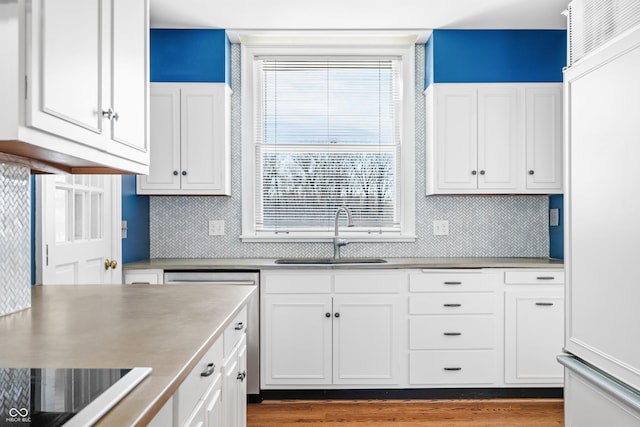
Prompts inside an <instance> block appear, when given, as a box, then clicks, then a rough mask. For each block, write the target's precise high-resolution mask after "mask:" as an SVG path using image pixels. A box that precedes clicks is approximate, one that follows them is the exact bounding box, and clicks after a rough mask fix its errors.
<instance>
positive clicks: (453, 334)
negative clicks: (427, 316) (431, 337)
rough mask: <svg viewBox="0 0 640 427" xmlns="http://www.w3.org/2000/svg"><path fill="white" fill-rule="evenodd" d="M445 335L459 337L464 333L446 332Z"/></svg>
mask: <svg viewBox="0 0 640 427" xmlns="http://www.w3.org/2000/svg"><path fill="white" fill-rule="evenodd" d="M443 335H444V336H445V337H459V336H460V335H462V332H445V333H444V334H443Z"/></svg>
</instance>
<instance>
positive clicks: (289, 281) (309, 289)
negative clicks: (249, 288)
mask: <svg viewBox="0 0 640 427" xmlns="http://www.w3.org/2000/svg"><path fill="white" fill-rule="evenodd" d="M260 280H261V282H260V286H261V287H262V289H263V291H264V292H265V293H267V294H328V293H330V292H331V286H332V283H333V279H332V277H331V274H330V273H325V272H320V273H319V272H314V271H309V272H308V273H305V274H300V273H296V274H282V273H275V274H269V273H267V274H264V273H263V276H262V277H261V279H260Z"/></svg>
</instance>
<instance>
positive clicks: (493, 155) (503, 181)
mask: <svg viewBox="0 0 640 427" xmlns="http://www.w3.org/2000/svg"><path fill="white" fill-rule="evenodd" d="M521 111H522V109H521V107H520V102H519V100H518V90H517V88H515V87H504V86H493V85H492V86H481V87H480V88H479V89H478V188H482V189H493V188H495V189H501V190H507V189H511V190H516V189H517V188H518V175H519V173H518V171H520V170H521V165H520V164H519V160H520V158H521V157H522V151H521V146H522V136H521V135H520V132H519V129H521V125H520V124H521V117H520V116H521Z"/></svg>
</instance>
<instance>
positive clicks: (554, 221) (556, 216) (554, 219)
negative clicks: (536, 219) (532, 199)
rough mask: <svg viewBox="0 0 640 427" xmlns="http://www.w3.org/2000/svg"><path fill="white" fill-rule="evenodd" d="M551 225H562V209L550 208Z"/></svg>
mask: <svg viewBox="0 0 640 427" xmlns="http://www.w3.org/2000/svg"><path fill="white" fill-rule="evenodd" d="M549 225H550V226H551V227H557V226H559V225H560V210H559V209H558V208H552V209H549Z"/></svg>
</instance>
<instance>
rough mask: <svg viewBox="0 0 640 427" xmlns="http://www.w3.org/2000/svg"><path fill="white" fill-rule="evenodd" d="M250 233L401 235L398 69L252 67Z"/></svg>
mask: <svg viewBox="0 0 640 427" xmlns="http://www.w3.org/2000/svg"><path fill="white" fill-rule="evenodd" d="M255 64H256V67H257V70H256V71H257V72H256V76H258V80H259V82H258V88H259V90H258V92H259V96H257V97H256V100H257V101H256V105H255V108H256V110H255V111H256V114H255V117H256V123H255V136H256V169H255V170H256V193H255V196H256V204H255V209H256V212H255V214H256V215H255V218H256V231H258V232H260V231H263V232H289V231H308V232H309V231H310V232H313V231H329V230H332V228H333V220H334V215H335V212H336V209H337V208H338V207H340V206H347V207H349V208H350V209H351V211H352V212H353V214H354V221H355V225H356V227H355V229H351V230H350V231H353V230H356V231H362V232H381V233H384V232H398V231H400V217H401V215H400V212H399V211H400V200H399V196H400V189H399V182H400V179H399V176H400V175H399V174H400V162H399V159H400V149H401V141H400V139H401V138H400V135H401V130H400V123H401V122H402V121H401V120H402V119H401V105H402V103H401V99H400V98H401V96H400V94H401V93H402V91H401V87H400V86H401V79H400V66H401V62H400V61H399V60H398V59H395V58H384V59H345V58H323V59H322V60H317V59H307V58H287V57H286V58H284V59H283V58H259V59H258V60H257V61H255Z"/></svg>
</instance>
